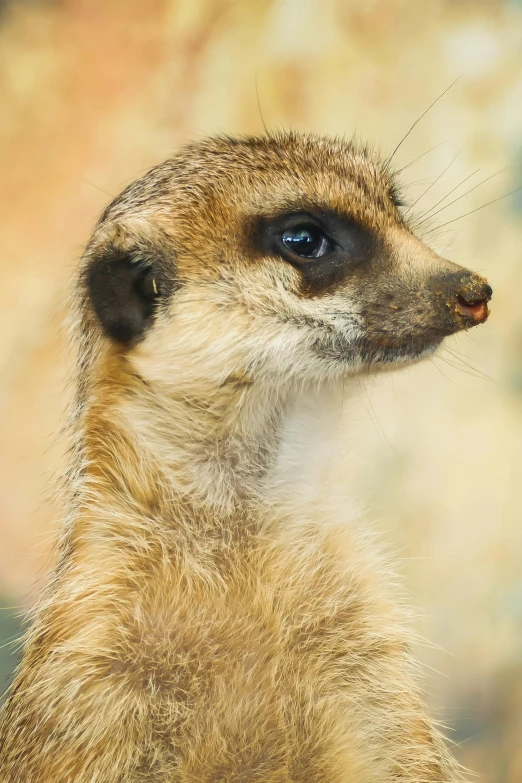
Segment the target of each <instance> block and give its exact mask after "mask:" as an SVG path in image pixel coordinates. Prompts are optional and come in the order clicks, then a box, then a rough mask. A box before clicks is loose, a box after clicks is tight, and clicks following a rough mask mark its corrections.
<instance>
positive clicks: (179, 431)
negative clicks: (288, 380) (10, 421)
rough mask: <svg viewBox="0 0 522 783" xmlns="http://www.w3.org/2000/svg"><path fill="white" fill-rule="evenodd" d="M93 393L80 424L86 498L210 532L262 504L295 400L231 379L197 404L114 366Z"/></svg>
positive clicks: (272, 388)
mask: <svg viewBox="0 0 522 783" xmlns="http://www.w3.org/2000/svg"><path fill="white" fill-rule="evenodd" d="M107 377H110V379H111V380H110V381H107V380H100V381H99V382H98V383H96V382H95V383H94V384H93V386H92V393H91V394H90V395H89V402H88V404H87V406H86V412H85V415H84V416H83V424H82V429H83V436H82V437H83V446H82V452H83V454H82V456H83V459H84V461H85V464H86V465H87V473H88V476H89V480H88V481H87V486H88V488H89V489H88V492H89V496H92V492H93V486H94V487H97V490H98V492H99V493H100V494H101V495H103V496H104V502H107V501H108V502H110V503H117V504H118V503H122V502H123V500H122V499H123V498H124V499H125V501H124V502H125V503H126V504H127V505H129V506H130V505H133V506H134V508H135V510H138V509H142V510H143V511H144V512H145V513H150V510H151V509H153V510H154V513H155V514H157V513H160V514H161V515H166V516H167V517H171V516H172V515H173V514H176V513H179V512H180V511H182V510H183V509H185V510H187V509H192V511H191V512H190V513H192V514H195V513H197V514H199V515H200V516H201V514H203V515H204V516H205V518H206V519H210V518H211V519H214V520H215V521H216V522H217V523H219V521H220V520H221V519H222V518H227V517H230V516H234V515H235V514H236V513H237V512H238V511H240V513H241V514H244V512H245V507H247V506H256V507H259V505H260V504H261V505H262V504H263V501H264V499H265V497H266V487H267V482H269V481H270V480H271V479H272V478H273V476H274V472H275V471H276V470H277V465H278V461H279V457H280V454H281V449H282V448H283V450H284V446H283V444H282V438H283V436H284V433H285V422H287V421H288V418H289V416H290V415H291V411H292V410H293V409H294V408H295V405H296V400H297V399H298V397H299V395H300V393H302V392H300V391H299V390H298V389H297V388H296V386H295V384H293V385H290V384H287V385H285V384H281V383H280V382H279V383H278V384H275V383H274V384H273V385H271V384H270V383H269V382H264V383H263V385H261V384H258V383H256V381H255V380H254V381H252V380H251V379H249V378H246V377H244V376H243V377H240V376H239V375H237V374H236V375H234V376H232V377H230V378H228V379H227V382H226V383H223V384H219V385H218V384H215V385H212V384H208V385H207V388H205V389H204V391H202V385H201V384H199V390H200V393H199V394H198V396H197V397H195V396H193V397H190V396H189V395H187V394H186V393H184V392H183V391H182V392H179V391H178V390H176V389H175V388H174V389H173V388H171V387H167V386H166V385H165V386H163V385H161V384H159V383H156V382H153V383H150V382H144V381H143V379H141V378H140V377H138V376H137V375H136V374H135V373H132V372H131V371H130V370H129V367H128V366H126V363H125V362H120V366H119V367H118V372H117V373H116V372H111V373H110V374H109V375H107V374H105V379H106V378H107Z"/></svg>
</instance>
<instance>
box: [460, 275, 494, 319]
mask: <svg viewBox="0 0 522 783" xmlns="http://www.w3.org/2000/svg"><path fill="white" fill-rule="evenodd" d="M492 296H493V289H492V288H491V286H490V285H489V284H488V283H487V282H486V281H485V280H484V279H483V278H481V277H472V278H471V280H469V282H468V284H467V286H466V287H464V288H462V289H461V290H460V291H459V292H458V294H457V310H458V311H459V312H460V313H462V314H463V315H468V316H470V317H471V318H473V320H474V321H475V323H477V324H481V323H484V321H485V320H486V319H487V317H488V315H489V310H488V302H489V300H490V299H491V297H492Z"/></svg>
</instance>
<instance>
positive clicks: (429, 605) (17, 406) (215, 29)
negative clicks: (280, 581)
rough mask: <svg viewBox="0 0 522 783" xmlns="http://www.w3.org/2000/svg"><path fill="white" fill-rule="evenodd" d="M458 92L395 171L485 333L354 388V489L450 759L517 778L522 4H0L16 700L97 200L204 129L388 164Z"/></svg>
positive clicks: (4, 665)
mask: <svg viewBox="0 0 522 783" xmlns="http://www.w3.org/2000/svg"><path fill="white" fill-rule="evenodd" d="M457 77H460V78H459V80H458V81H457V83H456V84H454V85H453V86H452V87H451V89H450V90H449V91H448V92H447V93H446V94H445V95H444V96H443V97H441V98H440V100H439V101H438V102H437V103H436V104H435V106H433V108H431V109H430V111H429V112H428V113H427V114H426V116H424V117H423V118H422V119H421V120H420V121H419V123H418V125H416V126H415V127H414V129H413V130H412V131H411V133H410V134H409V135H408V136H407V138H406V139H405V140H404V143H403V144H402V145H401V147H400V149H399V150H398V151H397V153H396V155H395V158H394V162H395V164H396V166H397V168H401V169H403V171H402V173H401V177H402V180H403V182H404V186H405V192H406V194H407V197H408V199H409V202H410V204H412V205H413V204H414V206H413V207H412V210H413V212H414V214H417V215H422V214H424V213H425V212H428V211H429V210H431V213H428V214H431V215H432V218H433V219H432V221H428V222H426V223H424V224H423V226H422V228H423V229H424V232H423V233H424V236H425V237H426V240H427V241H430V242H431V243H432V244H433V246H434V247H435V248H436V249H437V250H438V251H439V252H441V253H443V254H446V255H447V256H448V257H450V258H451V259H452V260H454V261H456V262H458V263H461V264H463V265H465V266H471V267H472V268H473V269H475V270H477V271H480V272H482V273H483V274H485V275H486V276H487V277H488V278H489V280H490V282H491V284H492V286H493V288H494V291H495V295H494V300H493V307H492V316H491V318H490V320H489V321H488V323H487V325H485V326H482V327H479V328H478V329H475V330H473V332H472V333H470V334H469V335H461V336H459V337H456V338H452V339H451V340H450V341H448V344H447V347H446V348H444V349H443V350H441V352H440V354H439V356H438V357H437V358H436V359H435V360H434V361H432V362H427V363H426V364H425V365H422V366H418V367H415V368H411V369H409V370H407V371H405V372H403V373H400V374H397V375H393V376H392V375H387V376H384V377H382V378H379V379H376V380H373V381H371V382H368V383H366V384H364V385H363V388H362V389H361V403H360V408H358V409H357V410H356V411H355V412H354V419H355V425H354V438H353V450H352V454H351V466H350V469H349V470H347V479H346V480H347V482H349V484H350V486H353V491H354V494H356V495H358V496H359V497H360V498H361V499H362V500H363V502H364V504H365V507H366V509H367V511H366V516H367V518H368V521H369V522H371V523H372V524H374V525H376V526H378V527H379V528H380V529H381V530H382V532H383V535H384V536H385V538H386V540H388V541H389V542H390V544H391V546H392V547H393V548H394V549H395V550H396V551H397V553H398V558H399V567H400V571H401V573H402V574H403V575H404V578H405V581H406V583H407V586H408V589H409V591H410V594H411V600H412V604H413V605H415V606H416V607H419V615H418V618H417V627H418V630H419V633H420V634H422V635H423V636H424V637H425V638H426V639H428V640H429V641H430V643H431V644H426V645H423V646H421V648H420V650H419V655H420V657H421V658H422V660H423V661H424V663H425V665H426V683H427V689H428V695H429V698H430V700H431V702H432V704H433V708H434V710H436V712H437V714H438V715H440V719H441V722H442V723H443V724H444V726H445V727H446V733H447V735H448V737H449V738H450V741H452V742H454V743H456V753H457V755H458V757H459V758H460V759H461V761H462V762H463V763H464V764H466V765H468V766H469V767H471V768H472V769H473V770H474V771H475V772H476V773H477V777H476V778H475V780H476V781H477V783H485V781H488V783H520V781H522V524H521V523H522V437H521V436H522V308H521V300H522V252H521V251H522V231H521V219H520V218H521V216H522V215H521V213H522V191H520V192H515V193H511V191H516V188H517V187H520V185H521V184H522V3H519V2H518V3H517V2H515V1H514V0H511V2H509V0H490V1H488V0H474V1H473V2H463V1H462V0H452V1H450V0H423V1H422V2H420V0H147V2H139V0H104V2H94V1H93V0H91V2H89V0H54V1H53V0H47V1H46V2H44V1H41V2H34V1H33V2H30V1H29V0H25V1H24V0H16V1H15V0H11V2H8V0H3V1H2V2H0V106H1V110H0V140H1V141H0V171H1V184H0V209H1V213H0V214H1V220H0V268H1V285H0V381H1V384H0V444H1V445H0V597H1V605H2V609H1V610H0V643H2V645H3V646H2V648H1V650H0V678H1V680H2V688H3V687H5V685H6V684H7V683H8V681H9V677H10V673H11V671H12V667H13V666H14V664H15V662H16V651H15V649H14V647H13V644H12V640H13V639H15V638H16V636H17V634H18V633H19V629H20V620H19V617H20V614H21V613H23V612H24V611H25V610H26V609H27V608H29V607H30V606H31V604H32V602H33V601H34V600H35V597H36V595H37V593H38V590H39V588H40V587H41V585H42V583H43V582H44V581H45V578H46V574H47V573H48V570H49V568H50V567H51V564H52V559H53V541H54V539H55V535H56V531H57V529H58V528H59V525H60V518H61V509H60V507H59V503H58V501H57V500H56V498H55V497H54V496H53V486H54V484H55V477H56V475H59V474H60V472H61V471H62V470H63V466H64V464H65V459H64V446H63V443H62V442H61V440H60V437H59V432H60V427H61V426H62V424H63V421H64V418H63V412H64V409H65V407H66V404H67V400H68V399H69V394H70V388H71V387H70V383H69V384H68V383H67V378H68V370H69V367H70V364H71V355H70V352H69V350H68V348H67V336H66V332H65V329H64V320H65V317H66V313H67V296H68V285H69V279H70V276H71V274H72V271H73V270H74V267H75V264H76V262H77V259H78V257H79V255H80V253H81V248H82V245H83V244H84V242H85V241H86V239H87V237H88V234H89V231H90V229H91V227H92V225H93V223H94V221H95V219H96V217H97V215H98V213H99V212H100V211H101V209H102V208H103V206H104V205H105V204H106V203H107V202H108V201H109V200H110V198H111V196H113V195H116V194H117V193H118V192H119V191H120V190H121V189H122V188H123V187H124V186H125V185H126V184H127V183H128V182H129V181H130V180H131V179H133V178H135V177H136V176H138V175H139V174H141V173H143V172H144V171H146V170H147V168H148V167H150V166H152V165H154V164H155V163H156V162H158V161H160V160H161V159H163V158H165V157H167V156H169V154H171V153H172V152H173V151H174V150H176V149H177V148H178V146H179V145H180V144H182V143H183V142H185V141H187V140H189V139H195V138H196V139H197V138H199V137H201V136H202V135H204V134H209V133H216V132H219V133H223V132H226V133H233V134H235V133H261V132H263V124H266V126H267V127H268V128H269V129H274V130H276V129H298V130H302V131H317V132H321V133H329V134H344V135H347V136H351V135H352V134H353V133H354V132H355V133H357V134H358V135H359V136H360V137H362V138H364V139H366V140H368V141H370V142H371V143H372V144H374V145H375V146H376V147H378V148H379V149H381V150H382V152H383V153H384V154H388V153H389V152H390V151H391V150H392V149H393V148H394V147H395V146H396V145H397V144H398V142H399V141H400V139H401V138H402V137H403V136H404V135H405V134H406V133H407V131H408V129H409V128H410V127H411V126H412V124H413V123H414V122H415V121H416V120H417V119H418V118H419V117H420V115H421V114H422V113H423V112H424V111H425V109H426V108H427V107H428V106H429V105H430V104H431V103H432V102H433V101H434V100H435V99H436V98H437V96H439V95H440V94H441V93H443V92H444V90H446V88H447V87H448V86H449V85H450V84H451V83H452V82H454V80H455V79H457ZM510 193H511V195H506V194H510ZM490 201H492V202H493V203H491V204H490V205H489V206H486V207H485V208H484V209H480V210H479V211H476V212H474V210H476V209H478V208H479V207H481V206H482V205H484V204H486V203H487V202H490ZM414 202H417V203H414ZM439 202H440V203H439ZM438 210H442V211H440V212H438ZM435 213H437V214H435ZM467 213H471V214H467ZM462 215H464V217H461V216H462Z"/></svg>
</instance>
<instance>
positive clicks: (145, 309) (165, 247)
mask: <svg viewBox="0 0 522 783" xmlns="http://www.w3.org/2000/svg"><path fill="white" fill-rule="evenodd" d="M84 279H85V284H86V288H87V291H88V296H89V299H90V302H91V305H92V308H93V310H94V312H95V314H96V316H97V318H98V321H99V322H100V324H101V326H102V328H103V331H104V332H105V334H106V335H107V336H108V337H110V338H111V339H113V340H116V342H119V343H122V344H124V345H126V344H130V343H134V342H136V341H137V340H139V339H141V338H142V337H143V336H144V335H145V333H146V331H147V330H148V328H149V327H150V326H151V324H152V323H153V321H154V318H155V316H156V313H157V311H158V309H159V308H160V307H162V306H165V305H166V303H167V302H168V300H169V299H170V296H171V294H172V292H173V291H174V288H175V284H176V280H175V265H174V251H173V249H172V246H171V243H170V242H168V241H166V240H165V238H164V237H161V236H160V237H158V236H154V237H152V236H151V235H150V232H141V231H138V232H136V227H133V230H132V231H130V232H129V231H128V229H123V228H122V227H121V226H118V227H114V228H113V229H112V230H111V232H110V236H109V237H108V238H107V237H106V238H105V241H103V242H102V243H101V245H100V243H97V246H96V248H95V249H93V250H92V251H91V253H90V259H89V261H88V263H87V266H86V268H85V278H84Z"/></svg>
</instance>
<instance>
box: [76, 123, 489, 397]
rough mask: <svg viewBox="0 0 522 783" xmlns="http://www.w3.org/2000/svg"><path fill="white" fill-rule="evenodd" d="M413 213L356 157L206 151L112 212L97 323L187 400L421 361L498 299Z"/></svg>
mask: <svg viewBox="0 0 522 783" xmlns="http://www.w3.org/2000/svg"><path fill="white" fill-rule="evenodd" d="M400 207H401V204H400V201H399V199H398V196H397V186H396V182H395V180H394V177H393V175H392V173H391V172H390V170H389V168H388V167H387V166H386V164H383V163H382V162H381V161H380V160H379V159H378V158H377V157H376V156H375V155H373V154H372V153H370V152H369V151H368V150H366V149H364V148H363V147H361V146H359V145H357V144H355V143H352V142H346V141H340V140H331V139H325V138H318V137H315V136H301V135H294V134H290V135H280V136H273V137H272V136H270V137H265V138H247V139H239V140H236V139H229V138H218V139H210V140H206V141H203V142H201V143H196V144H193V145H191V146H188V147H186V148H185V149H184V150H183V151H182V152H181V153H180V154H179V155H178V156H177V157H175V158H173V159H171V160H169V161H167V162H165V163H164V164H161V165H160V166H158V167H156V168H155V169H153V170H152V171H150V172H149V173H148V174H146V175H145V176H144V177H142V178H141V179H139V180H137V181H136V182H135V183H133V184H132V185H131V186H129V187H128V188H127V189H126V190H125V191H124V192H123V193H122V194H121V196H119V197H118V198H117V199H116V200H115V201H114V202H113V203H112V204H111V205H110V206H109V207H108V209H107V210H106V211H105V213H104V215H103V216H102V218H101V220H100V223H99V224H98V227H97V229H96V231H95V233H94V236H93V239H92V240H91V243H90V245H89V246H88V249H87V252H86V256H85V264H84V267H83V275H82V281H83V286H82V290H83V291H84V303H85V308H84V311H83V313H84V315H83V318H84V321H85V323H86V324H87V325H88V327H89V328H90V330H91V334H92V331H93V330H94V332H96V333H97V334H98V335H99V337H100V341H101V344H102V345H105V346H106V347H107V349H108V350H110V351H112V352H113V353H116V354H117V355H122V356H125V357H126V359H129V360H130V361H131V363H132V364H133V365H134V367H135V368H136V369H137V370H138V371H139V372H140V374H141V375H142V376H143V377H145V378H146V379H148V380H153V379H155V380H157V381H161V382H164V383H166V384H169V385H170V384H174V385H176V386H177V387H178V388H179V389H180V390H181V391H183V390H184V391H186V392H187V393H190V392H195V390H196V387H197V390H198V394H199V393H201V392H202V390H204V388H205V386H206V385H208V386H209V388H215V385H216V383H218V384H221V385H224V384H226V382H227V380H230V379H235V380H236V381H238V380H239V381H246V382H255V381H256V379H260V378H261V379H262V378H265V379H272V380H273V381H274V382H276V383H281V382H283V381H284V380H285V379H297V380H299V381H300V382H302V381H305V380H307V379H310V380H314V379H315V380H317V379H319V380H320V379H324V378H328V377H339V376H343V375H346V374H354V373H357V372H358V371H362V370H364V371H365V372H367V371H368V370H376V369H381V368H390V367H393V366H394V365H399V364H404V363H408V362H412V361H415V360H418V359H420V358H422V357H424V356H427V355H429V354H430V353H432V352H433V351H434V350H435V349H436V348H437V346H438V345H439V344H440V343H441V341H442V340H443V339H444V337H446V336H447V335H451V334H453V333H454V332H457V331H459V330H463V329H468V328H470V327H472V326H475V325H477V324H480V323H483V322H484V321H485V320H486V318H487V316H488V307H487V304H488V301H489V299H490V298H491V293H492V291H491V288H490V287H489V285H488V284H487V282H486V281H485V280H484V279H483V278H481V277H479V276H478V275H476V274H474V273H472V272H470V271H467V270H465V269H464V268H462V267H460V266H457V265H455V264H453V263H450V262H449V261H446V260H445V259H443V258H441V257H440V256H438V255H437V254H436V253H435V252H433V251H432V250H431V249H430V248H429V247H427V246H426V245H425V244H424V243H423V242H422V241H421V240H420V239H418V238H417V237H416V236H415V234H414V233H413V231H412V229H411V228H410V227H409V225H408V223H407V221H406V220H405V218H404V216H403V214H402V213H401V209H400Z"/></svg>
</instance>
